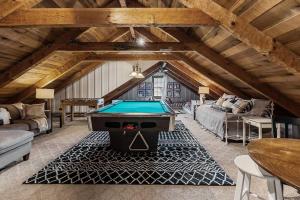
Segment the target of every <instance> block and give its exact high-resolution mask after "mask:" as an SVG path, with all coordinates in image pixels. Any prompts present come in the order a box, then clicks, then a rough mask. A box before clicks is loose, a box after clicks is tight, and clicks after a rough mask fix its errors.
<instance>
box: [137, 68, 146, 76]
mask: <svg viewBox="0 0 300 200" xmlns="http://www.w3.org/2000/svg"><path fill="white" fill-rule="evenodd" d="M136 78H145V76H144V75H143V74H142V69H141V68H139V72H138V74H137V76H136Z"/></svg>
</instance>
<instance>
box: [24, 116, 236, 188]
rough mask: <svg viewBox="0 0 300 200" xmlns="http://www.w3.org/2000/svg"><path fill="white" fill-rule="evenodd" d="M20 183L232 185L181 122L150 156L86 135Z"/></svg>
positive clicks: (106, 137)
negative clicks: (120, 149) (122, 149)
mask: <svg viewBox="0 0 300 200" xmlns="http://www.w3.org/2000/svg"><path fill="white" fill-rule="evenodd" d="M24 183H25V184H164V185H165V184H166V185H220V186H221V185H222V186H224V185H228V186H232V185H234V182H233V181H232V179H231V178H230V177H229V176H228V175H227V174H226V173H225V172H224V170H223V169H222V168H221V167H220V166H219V165H218V164H217V162H216V161H215V160H214V159H213V158H212V157H211V156H210V155H209V154H208V152H207V151H206V150H205V149H204V148H203V147H202V146H201V145H200V144H199V143H198V141H197V140H196V139H195V138H194V137H193V135H192V134H191V132H190V131H189V130H188V129H187V128H186V127H185V126H184V124H183V123H182V122H181V121H177V122H176V129H175V131H172V132H161V133H160V135H159V145H158V149H157V151H156V152H150V153H145V152H135V153H121V152H117V151H114V150H113V149H111V148H110V147H109V134H108V132H105V131H103V132H92V133H91V134H90V135H88V136H87V137H85V138H84V139H83V140H82V141H81V142H79V143H78V144H76V145H75V146H74V147H72V148H71V149H69V150H68V151H66V152H65V153H64V154H62V155H61V156H59V157H58V158H56V159H55V160H54V161H52V162H50V163H49V164H48V165H47V166H46V167H44V168H43V169H42V170H40V171H39V172H38V173H36V174H35V175H33V176H32V177H31V178H29V179H28V180H27V181H25V182H24Z"/></svg>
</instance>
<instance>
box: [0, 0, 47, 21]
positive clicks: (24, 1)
mask: <svg viewBox="0 0 300 200" xmlns="http://www.w3.org/2000/svg"><path fill="white" fill-rule="evenodd" d="M41 1H42V0H2V1H1V3H0V20H1V19H2V18H4V17H6V16H8V15H9V14H11V13H13V12H14V11H16V10H19V9H21V8H23V9H28V8H32V7H33V6H35V5H37V4H38V3H40V2H41Z"/></svg>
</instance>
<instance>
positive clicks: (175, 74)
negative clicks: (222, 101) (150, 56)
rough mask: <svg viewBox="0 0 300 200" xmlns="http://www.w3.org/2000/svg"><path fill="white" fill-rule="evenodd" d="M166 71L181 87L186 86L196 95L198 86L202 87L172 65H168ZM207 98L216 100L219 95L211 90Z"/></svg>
mask: <svg viewBox="0 0 300 200" xmlns="http://www.w3.org/2000/svg"><path fill="white" fill-rule="evenodd" d="M167 69H168V72H167V74H168V75H171V77H172V78H175V80H176V81H178V82H180V83H182V84H183V85H185V86H187V87H188V88H189V89H191V90H192V91H194V92H195V93H197V94H198V88H199V86H203V85H202V84H201V83H199V82H198V81H197V80H195V79H193V78H192V77H191V76H189V75H186V74H184V73H183V72H181V71H180V70H178V69H177V68H176V67H174V66H173V65H170V64H168V65H167ZM222 94H223V93H222ZM209 96H211V97H213V98H215V99H216V98H218V97H219V96H220V95H218V94H216V93H215V92H214V91H213V90H211V91H210V94H209Z"/></svg>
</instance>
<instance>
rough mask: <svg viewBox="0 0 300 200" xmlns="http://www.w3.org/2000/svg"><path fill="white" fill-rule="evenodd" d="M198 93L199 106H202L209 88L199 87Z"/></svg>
mask: <svg viewBox="0 0 300 200" xmlns="http://www.w3.org/2000/svg"><path fill="white" fill-rule="evenodd" d="M198 93H199V94H200V104H204V102H205V95H206V94H209V87H204V86H200V87H199V90H198Z"/></svg>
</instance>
